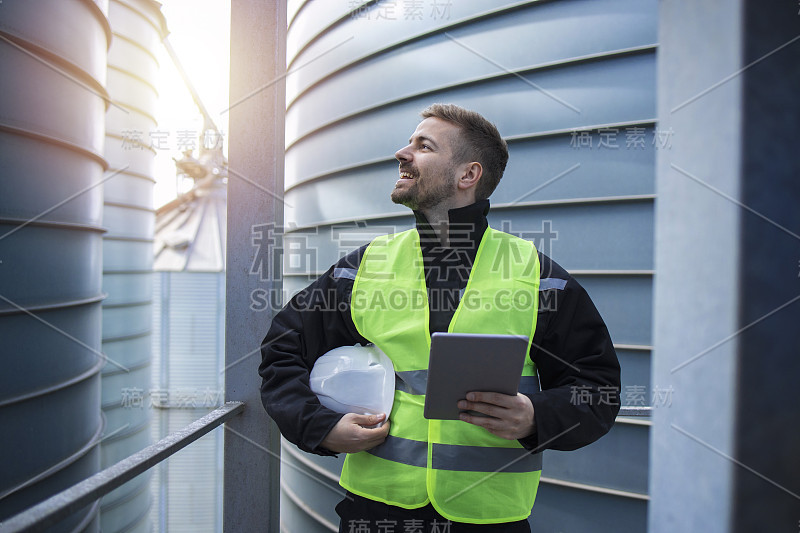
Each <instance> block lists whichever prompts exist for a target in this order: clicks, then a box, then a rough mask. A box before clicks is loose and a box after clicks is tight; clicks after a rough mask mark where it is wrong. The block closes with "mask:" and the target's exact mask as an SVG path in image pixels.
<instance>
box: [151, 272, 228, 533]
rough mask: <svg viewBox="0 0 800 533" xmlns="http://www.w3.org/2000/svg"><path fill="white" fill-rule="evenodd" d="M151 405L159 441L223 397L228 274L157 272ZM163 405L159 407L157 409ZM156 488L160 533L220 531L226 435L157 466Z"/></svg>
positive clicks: (218, 434)
mask: <svg viewBox="0 0 800 533" xmlns="http://www.w3.org/2000/svg"><path fill="white" fill-rule="evenodd" d="M153 276H154V280H155V282H154V284H153V285H154V289H155V291H154V294H155V295H156V299H155V300H154V302H153V336H152V351H153V363H154V364H153V367H152V369H150V372H151V380H152V384H153V385H152V390H153V391H154V396H153V398H152V400H155V399H158V402H163V405H161V404H160V403H159V404H158V405H157V406H158V407H164V408H163V409H158V411H157V412H158V413H159V417H158V419H157V422H156V423H155V424H154V425H153V428H152V429H151V433H152V434H153V438H161V437H163V436H164V435H166V434H168V433H169V432H170V431H176V430H179V429H181V428H183V427H184V426H186V425H188V424H189V423H190V422H192V421H194V420H196V419H197V418H200V417H201V416H202V415H204V414H206V413H207V412H208V410H210V409H211V408H212V406H216V404H218V403H219V402H221V401H222V400H223V398H224V394H223V392H222V387H223V373H222V366H223V362H222V361H223V345H224V329H223V327H224V324H223V316H224V309H225V273H224V272H155V273H153ZM158 402H157V403H158ZM156 472H157V474H156V475H154V477H153V481H152V482H151V490H152V491H153V495H154V498H155V503H154V507H153V513H151V515H152V520H153V523H154V524H156V528H157V531H170V532H172V531H178V532H181V531H185V532H191V533H196V532H216V531H222V513H221V510H222V499H221V498H222V492H221V490H222V433H221V432H219V431H216V432H214V433H213V436H212V435H208V436H206V437H204V438H202V439H200V440H199V441H197V442H196V443H194V444H192V446H190V447H187V448H186V449H185V450H182V451H181V452H180V453H178V454H177V455H175V456H173V457H171V458H170V459H169V460H168V461H167V462H166V463H165V464H162V465H159V467H158V470H157V471H156Z"/></svg>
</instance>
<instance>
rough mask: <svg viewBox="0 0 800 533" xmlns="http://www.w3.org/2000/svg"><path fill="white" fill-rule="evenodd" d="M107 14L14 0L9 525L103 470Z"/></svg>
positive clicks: (1, 239) (5, 166)
mask: <svg viewBox="0 0 800 533" xmlns="http://www.w3.org/2000/svg"><path fill="white" fill-rule="evenodd" d="M106 10H107V6H106V5H105V3H104V2H102V1H99V2H96V3H95V2H92V1H90V0H49V1H48V0H41V1H39V2H5V3H3V4H2V6H0V71H1V72H2V73H3V74H2V76H0V95H2V98H0V169H2V178H1V179H0V339H2V343H0V345H2V348H0V350H2V356H0V361H2V371H0V427H2V428H3V429H2V431H3V438H2V439H0V465H1V466H0V521H1V520H3V519H4V518H5V517H8V516H10V515H12V514H15V513H17V512H19V511H21V510H22V509H24V508H26V507H29V506H30V505H32V504H34V503H37V502H38V501H40V500H42V499H44V498H46V497H48V496H50V495H52V494H54V493H56V492H58V491H60V490H63V489H65V488H67V487H69V486H70V485H72V484H74V483H77V482H78V481H80V480H82V479H83V478H85V477H87V476H89V475H91V474H93V473H94V472H96V471H97V470H98V467H99V462H100V461H99V459H100V453H99V448H98V443H99V441H100V437H101V434H102V432H103V422H102V418H101V414H100V368H101V367H102V365H103V358H102V354H101V352H100V330H101V309H100V308H101V300H102V299H103V295H102V293H101V270H100V269H101V264H102V257H101V246H102V233H103V231H104V230H103V228H102V227H101V218H102V202H103V192H102V182H103V172H104V170H105V169H106V168H107V164H106V162H105V160H104V159H103V157H102V156H101V153H102V147H103V119H104V114H105V111H106V106H107V100H108V97H107V94H106V90H105V88H104V86H105V80H106V51H107V47H108V43H109V41H110V38H111V34H110V30H109V27H108V21H107V18H106ZM98 507H99V505H98V503H95V504H93V505H92V506H90V507H89V508H87V509H84V510H82V511H80V512H78V513H76V514H75V515H73V516H72V517H71V518H69V519H68V520H65V521H64V522H62V523H61V524H60V525H59V526H58V527H56V528H53V529H52V530H53V531H83V530H87V531H96V530H97V526H98V520H97V511H98Z"/></svg>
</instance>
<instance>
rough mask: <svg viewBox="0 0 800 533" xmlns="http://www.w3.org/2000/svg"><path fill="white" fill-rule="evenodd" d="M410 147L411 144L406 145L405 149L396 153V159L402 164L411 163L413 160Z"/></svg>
mask: <svg viewBox="0 0 800 533" xmlns="http://www.w3.org/2000/svg"><path fill="white" fill-rule="evenodd" d="M410 146H411V145H410V144H409V145H406V146H404V147H403V148H400V149H399V150H398V151H396V152H395V153H394V157H395V159H397V160H398V161H400V162H401V163H407V162H408V161H410V160H411V151H410V150H409V147H410Z"/></svg>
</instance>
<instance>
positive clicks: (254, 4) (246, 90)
mask: <svg viewBox="0 0 800 533" xmlns="http://www.w3.org/2000/svg"><path fill="white" fill-rule="evenodd" d="M285 65H286V1H285V0H278V1H274V2H264V1H263V0H233V1H232V2H231V77H230V105H229V110H228V112H229V113H230V119H229V129H230V136H229V144H228V148H229V149H228V176H229V178H228V237H227V255H228V257H227V266H226V294H227V296H226V323H225V395H226V399H227V400H238V401H244V402H246V403H247V405H248V408H247V409H246V410H245V412H244V413H243V414H242V416H241V417H239V418H238V419H237V420H236V421H235V422H234V423H233V424H230V425H228V426H226V428H227V429H228V431H226V432H225V474H224V475H225V480H224V496H223V529H224V530H225V531H231V532H235V531H248V532H254V533H256V532H259V531H266V532H272V531H278V530H279V525H278V523H279V518H280V512H279V499H280V485H279V481H278V479H279V472H280V464H279V461H278V460H277V458H278V457H279V454H280V433H279V432H278V430H277V429H276V428H275V427H274V424H273V423H272V422H271V421H270V419H269V417H268V416H267V413H266V412H265V411H264V408H263V407H262V406H261V398H260V386H261V378H260V377H259V375H258V366H259V364H260V363H261V350H260V347H261V341H262V340H263V338H264V336H265V335H266V333H267V329H268V328H269V324H270V321H271V319H272V316H273V314H274V312H275V311H277V309H274V308H269V307H268V308H258V307H257V306H254V305H253V301H254V300H253V295H254V294H257V291H268V293H269V294H272V295H278V294H280V292H281V288H282V284H281V279H280V276H279V275H276V274H279V272H277V273H276V272H274V271H273V269H272V268H271V266H270V265H274V264H275V263H274V261H273V257H274V250H275V248H274V247H273V248H270V247H271V246H275V245H278V246H279V244H278V243H277V242H276V241H274V239H280V236H281V235H280V234H281V227H282V226H283V200H282V198H283V158H284V153H283V147H284V132H283V128H284V114H285V105H286V97H285V89H284V84H285V75H286V67H285ZM270 301H271V302H274V301H275V298H271V299H270ZM276 305H277V304H276Z"/></svg>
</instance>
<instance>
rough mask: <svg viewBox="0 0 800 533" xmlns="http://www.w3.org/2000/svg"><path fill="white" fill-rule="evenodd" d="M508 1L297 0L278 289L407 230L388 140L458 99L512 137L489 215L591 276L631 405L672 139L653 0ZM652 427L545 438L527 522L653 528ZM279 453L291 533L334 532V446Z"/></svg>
mask: <svg viewBox="0 0 800 533" xmlns="http://www.w3.org/2000/svg"><path fill="white" fill-rule="evenodd" d="M498 4H502V2H497V1H496V0H463V1H462V0H459V1H458V2H441V1H436V2H435V1H430V2H400V1H396V2H379V3H373V2H365V3H363V4H362V7H358V8H356V9H353V5H354V3H353V2H347V1H345V0H338V1H332V2H301V1H296V2H289V6H288V20H289V29H288V41H287V69H288V70H289V71H290V72H291V74H290V75H289V76H287V78H286V87H287V88H286V93H287V114H286V177H285V184H286V194H285V200H286V208H285V214H286V223H287V228H288V229H287V231H286V236H285V239H286V240H288V241H292V240H299V241H301V244H302V247H296V249H298V250H306V251H314V252H313V253H311V252H307V253H305V255H303V256H302V257H292V252H291V251H290V249H289V247H288V246H286V243H285V245H284V249H285V250H286V252H285V257H284V287H285V288H286V289H287V290H288V292H289V293H293V292H295V291H297V290H299V289H300V288H302V287H303V286H305V285H306V284H307V283H309V282H310V281H311V280H312V279H313V278H314V277H316V276H317V275H319V274H321V273H322V272H323V271H324V270H325V269H326V268H327V267H328V266H329V265H330V264H331V263H332V262H333V261H335V260H336V259H337V258H338V257H340V256H341V255H342V254H343V253H344V252H346V251H349V250H350V249H353V248H355V247H357V246H359V245H361V244H363V243H365V242H367V241H368V240H369V238H370V235H371V234H380V233H385V232H387V231H396V230H403V229H407V228H409V227H411V225H412V223H413V219H412V217H411V216H410V213H409V211H408V210H407V209H406V208H404V207H402V206H397V205H394V204H392V203H391V201H390V200H389V192H390V189H391V187H392V185H393V184H394V181H395V180H396V176H397V162H396V160H395V159H394V156H393V154H394V152H395V150H397V149H398V148H400V147H402V146H404V145H405V143H406V142H407V139H408V136H409V135H410V133H411V132H413V130H414V128H415V127H416V125H417V123H418V122H419V120H420V119H419V116H418V113H419V111H420V110H421V109H423V108H424V107H426V106H427V105H428V104H430V103H433V102H453V103H456V104H459V105H462V106H464V107H467V108H471V109H474V110H476V111H479V112H481V113H483V114H484V115H485V116H486V117H488V118H489V119H490V120H492V121H494V122H495V123H496V124H497V126H498V128H499V130H500V132H501V133H502V134H503V135H504V136H505V137H506V139H507V140H508V142H509V150H510V153H511V159H510V161H509V165H508V168H507V170H506V174H505V177H504V179H503V181H502V183H501V184H500V186H499V188H498V190H497V191H496V192H495V194H494V195H493V197H492V206H493V208H492V212H491V214H490V223H491V224H492V225H493V226H494V227H496V228H498V229H504V230H506V231H509V232H512V233H517V234H520V235H521V236H523V237H525V238H528V239H531V240H533V241H534V242H536V244H537V246H538V247H539V248H540V249H541V251H543V252H544V253H547V254H548V255H550V256H552V257H553V258H554V259H555V260H556V261H558V262H559V263H560V264H561V265H562V266H564V267H565V268H567V269H568V270H569V271H570V272H571V273H572V274H573V275H575V277H576V278H577V279H578V280H579V281H580V282H581V283H582V284H583V285H584V286H585V287H586V288H587V290H588V291H589V293H590V294H591V296H592V298H593V300H594V301H595V303H596V304H597V306H598V308H599V309H600V311H601V313H602V314H603V316H604V318H605V319H606V322H607V324H608V326H609V330H610V331H611V335H612V338H613V339H614V341H615V342H616V347H617V350H618V353H619V355H620V360H621V363H622V365H623V387H624V388H623V403H628V404H644V403H646V404H648V405H649V404H650V397H651V395H652V394H653V393H654V392H657V388H656V387H655V385H657V384H652V385H651V383H650V380H649V364H650V363H649V358H650V351H651V347H650V345H651V340H650V321H651V291H652V274H653V259H652V256H653V200H654V153H655V150H656V149H668V147H669V132H659V131H658V130H657V129H656V125H655V52H656V45H657V31H656V30H657V2H656V1H655V0H647V1H644V2H643V1H641V0H553V1H530V2H507V5H500V6H498ZM298 265H300V267H299V268H298ZM662 392H663V393H666V392H667V391H662ZM661 399H662V400H664V401H665V402H666V397H665V396H662V398H661ZM648 439H649V422H647V421H633V420H629V419H628V420H626V419H620V420H618V422H617V424H616V426H615V427H614V428H613V429H612V431H611V432H610V433H609V435H607V436H606V437H604V438H603V439H602V440H600V441H599V442H597V443H595V444H594V445H592V446H590V447H588V448H585V449H583V450H579V451H576V452H569V453H562V452H547V453H546V454H545V459H544V471H543V478H542V481H543V483H542V485H541V486H540V489H539V494H538V497H537V503H536V505H535V508H534V513H533V514H532V516H531V519H530V521H531V524H532V527H533V530H534V531H549V530H553V529H554V528H555V529H559V530H569V531H573V530H574V531H588V530H591V531H621V530H622V531H641V530H643V529H645V527H646V525H645V524H646V512H647V498H648V497H647V456H648V452H647V449H648ZM283 457H284V461H285V462H286V464H285V467H284V468H283V469H282V473H281V476H282V480H281V484H282V505H283V507H282V508H283V511H282V515H281V518H282V522H283V526H284V527H285V529H286V531H325V530H328V529H330V526H332V524H335V523H336V522H337V516H336V514H335V512H334V511H333V504H334V503H335V502H336V501H338V499H340V496H338V495H337V494H336V493H335V490H337V489H336V486H335V484H334V483H333V481H332V479H331V477H330V476H328V475H327V474H320V473H319V471H318V469H319V468H323V469H325V470H328V471H332V472H333V473H334V477H335V475H337V474H338V469H339V468H340V466H341V462H340V460H334V459H327V458H319V457H312V456H308V455H306V454H303V453H302V452H299V451H297V450H296V449H295V448H294V447H292V446H291V445H284V447H283ZM295 467H296V468H295ZM306 474H307V475H306ZM311 478H314V480H312V479H311Z"/></svg>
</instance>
